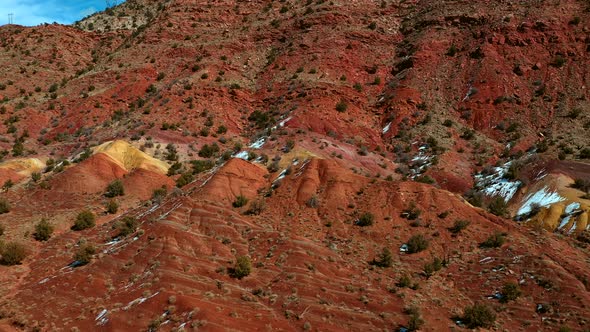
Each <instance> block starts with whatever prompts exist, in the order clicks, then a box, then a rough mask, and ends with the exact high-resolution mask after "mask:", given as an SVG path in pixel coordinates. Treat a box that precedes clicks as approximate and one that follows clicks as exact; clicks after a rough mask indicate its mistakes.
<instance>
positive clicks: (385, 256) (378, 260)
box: [370, 248, 393, 267]
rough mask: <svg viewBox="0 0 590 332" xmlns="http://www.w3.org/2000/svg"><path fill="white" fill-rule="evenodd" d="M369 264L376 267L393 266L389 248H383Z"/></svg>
mask: <svg viewBox="0 0 590 332" xmlns="http://www.w3.org/2000/svg"><path fill="white" fill-rule="evenodd" d="M370 264H371V265H375V266H378V267H391V265H393V256H392V255H391V250H389V248H383V250H382V251H381V253H379V255H377V257H375V258H374V259H373V261H371V263H370Z"/></svg>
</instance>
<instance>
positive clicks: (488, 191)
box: [475, 162, 521, 202]
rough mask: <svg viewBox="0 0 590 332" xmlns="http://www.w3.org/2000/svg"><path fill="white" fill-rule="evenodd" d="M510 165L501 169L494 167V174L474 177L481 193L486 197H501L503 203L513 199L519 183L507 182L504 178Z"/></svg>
mask: <svg viewBox="0 0 590 332" xmlns="http://www.w3.org/2000/svg"><path fill="white" fill-rule="evenodd" d="M511 163H512V162H507V163H506V164H504V165H503V166H501V167H494V169H493V170H494V172H493V173H492V174H489V175H476V176H475V180H476V181H477V186H478V187H480V188H482V191H483V192H484V194H485V195H486V196H489V197H494V196H502V197H503V198H504V201H505V202H508V201H510V200H511V199H512V197H514V194H516V192H517V191H518V188H519V187H520V185H521V182H520V181H509V180H507V179H505V178H504V176H505V175H506V173H507V172H508V169H509V168H510V164H511Z"/></svg>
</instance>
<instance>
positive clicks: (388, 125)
mask: <svg viewBox="0 0 590 332" xmlns="http://www.w3.org/2000/svg"><path fill="white" fill-rule="evenodd" d="M389 128H391V122H389V123H387V124H386V125H385V127H383V130H382V131H381V132H382V133H383V135H385V134H387V132H388V131H389Z"/></svg>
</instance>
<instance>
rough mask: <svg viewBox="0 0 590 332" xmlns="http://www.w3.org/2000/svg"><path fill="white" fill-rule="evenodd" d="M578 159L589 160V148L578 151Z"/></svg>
mask: <svg viewBox="0 0 590 332" xmlns="http://www.w3.org/2000/svg"><path fill="white" fill-rule="evenodd" d="M580 159H590V148H584V149H582V150H580Z"/></svg>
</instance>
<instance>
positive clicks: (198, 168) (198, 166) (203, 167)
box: [191, 160, 215, 174]
mask: <svg viewBox="0 0 590 332" xmlns="http://www.w3.org/2000/svg"><path fill="white" fill-rule="evenodd" d="M191 164H192V166H193V173H194V174H199V173H202V172H205V171H208V170H210V169H211V168H213V166H215V164H214V163H213V161H211V160H193V161H191Z"/></svg>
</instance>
